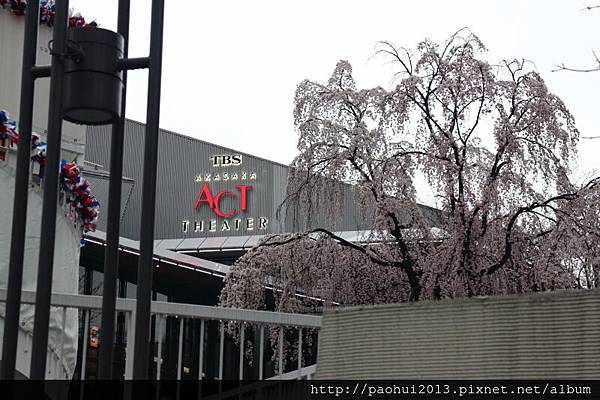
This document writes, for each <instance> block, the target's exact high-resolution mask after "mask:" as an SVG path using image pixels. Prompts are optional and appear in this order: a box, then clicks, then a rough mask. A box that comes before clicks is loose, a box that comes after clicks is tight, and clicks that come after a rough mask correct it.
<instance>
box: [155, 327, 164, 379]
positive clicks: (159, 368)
mask: <svg viewBox="0 0 600 400" xmlns="http://www.w3.org/2000/svg"><path fill="white" fill-rule="evenodd" d="M163 319H164V318H163V316H162V315H157V316H156V322H157V325H158V334H157V335H156V336H158V354H157V357H158V359H157V360H156V380H157V381H160V372H161V367H162V339H163V338H162V333H163Z"/></svg>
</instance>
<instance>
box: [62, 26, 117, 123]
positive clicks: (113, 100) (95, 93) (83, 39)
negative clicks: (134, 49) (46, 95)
mask: <svg viewBox="0 0 600 400" xmlns="http://www.w3.org/2000/svg"><path fill="white" fill-rule="evenodd" d="M67 39H68V42H67V44H68V47H69V51H70V53H71V54H69V55H68V57H67V58H66V60H65V75H64V76H65V77H64V79H65V83H64V84H65V89H64V94H65V96H64V107H63V110H64V115H63V117H64V119H65V120H67V121H69V122H73V123H76V124H82V125H105V124H110V123H112V122H115V121H116V120H117V119H118V118H119V116H120V112H121V94H122V88H123V82H122V79H121V76H122V73H121V71H119V68H118V61H119V59H121V58H122V57H123V45H124V40H123V36H121V35H120V34H118V33H116V32H113V31H109V30H106V29H101V28H87V27H78V28H70V29H69V30H68V34H67Z"/></svg>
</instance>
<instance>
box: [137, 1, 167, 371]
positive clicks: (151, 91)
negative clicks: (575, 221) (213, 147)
mask: <svg viewBox="0 0 600 400" xmlns="http://www.w3.org/2000/svg"><path fill="white" fill-rule="evenodd" d="M164 5H165V2H164V0H152V19H151V32H150V68H149V73H148V110H147V115H146V137H145V138H144V178H143V181H142V193H144V201H143V203H142V216H141V224H140V257H139V262H138V270H137V290H136V297H137V302H136V318H135V327H136V328H135V335H136V338H135V349H134V368H133V376H134V379H147V378H148V360H149V358H148V357H149V347H150V343H149V341H148V332H149V324H150V303H151V295H152V269H153V262H154V261H153V259H152V255H153V252H154V214H155V210H154V208H155V204H156V168H157V166H156V165H157V161H158V128H159V116H160V89H161V66H162V47H163V21H164Z"/></svg>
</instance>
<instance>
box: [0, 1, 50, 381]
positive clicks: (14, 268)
mask: <svg viewBox="0 0 600 400" xmlns="http://www.w3.org/2000/svg"><path fill="white" fill-rule="evenodd" d="M39 3H40V2H39V0H31V1H30V2H29V3H28V5H29V12H28V13H27V20H26V22H25V34H24V39H23V66H22V69H21V100H20V106H19V141H20V145H19V147H18V148H17V166H16V169H17V171H16V176H15V193H14V202H13V213H12V215H13V219H12V230H11V241H10V258H9V267H8V282H7V290H8V293H7V300H6V314H5V319H4V334H3V339H2V343H3V346H2V365H1V368H0V370H1V371H0V379H3V380H7V379H14V377H15V375H14V371H15V365H16V361H17V338H18V334H19V312H20V310H21V307H20V305H21V286H22V284H23V254H24V251H25V229H26V227H27V197H28V195H29V165H30V162H31V147H30V145H29V143H31V126H32V123H33V122H32V120H33V94H34V78H33V75H32V73H31V69H32V67H33V66H34V65H35V58H36V53H37V32H38V13H39V6H40V4H39ZM32 10H33V11H32Z"/></svg>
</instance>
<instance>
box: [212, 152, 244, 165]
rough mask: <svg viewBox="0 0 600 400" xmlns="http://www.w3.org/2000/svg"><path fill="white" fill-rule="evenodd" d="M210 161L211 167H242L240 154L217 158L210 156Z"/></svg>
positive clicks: (218, 156)
mask: <svg viewBox="0 0 600 400" xmlns="http://www.w3.org/2000/svg"><path fill="white" fill-rule="evenodd" d="M209 158H210V161H211V162H212V166H213V167H235V166H238V165H242V155H241V154H224V155H217V156H210V157H209Z"/></svg>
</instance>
